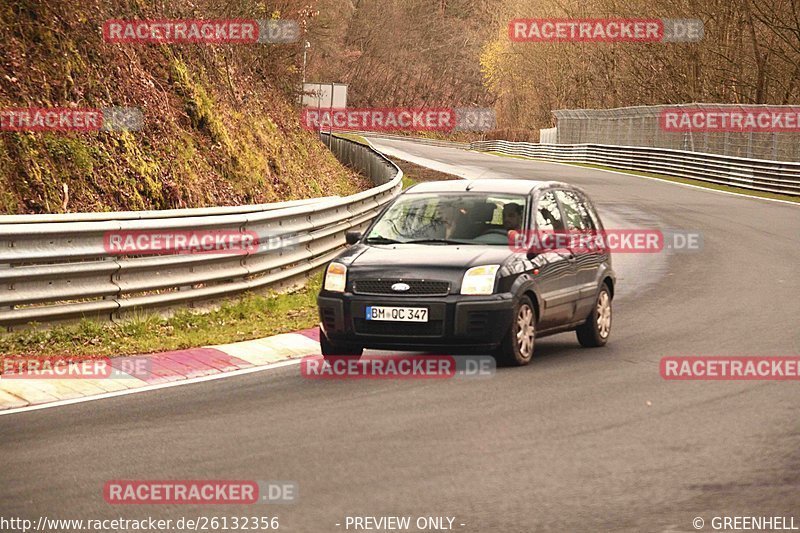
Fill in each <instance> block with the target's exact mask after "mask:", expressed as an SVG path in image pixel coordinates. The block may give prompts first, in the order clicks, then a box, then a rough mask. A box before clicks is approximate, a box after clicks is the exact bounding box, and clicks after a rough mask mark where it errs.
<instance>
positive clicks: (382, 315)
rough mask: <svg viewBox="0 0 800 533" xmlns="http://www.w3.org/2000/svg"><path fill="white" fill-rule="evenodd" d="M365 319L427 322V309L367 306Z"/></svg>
mask: <svg viewBox="0 0 800 533" xmlns="http://www.w3.org/2000/svg"><path fill="white" fill-rule="evenodd" d="M367 320H385V321H389V322H427V321H428V310H427V309H426V308H424V307H383V306H378V305H368V306H367Z"/></svg>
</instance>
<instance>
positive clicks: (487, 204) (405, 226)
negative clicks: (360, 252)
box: [366, 192, 527, 245]
mask: <svg viewBox="0 0 800 533" xmlns="http://www.w3.org/2000/svg"><path fill="white" fill-rule="evenodd" d="M526 203H527V199H526V197H525V196H520V195H508V194H496V193H477V192H476V193H464V192H458V193H425V194H423V193H418V194H413V193H412V194H406V195H403V196H401V197H400V198H398V199H397V201H396V202H395V203H394V204H392V206H391V207H389V209H387V210H386V212H385V213H384V214H383V216H381V217H380V219H379V220H378V221H377V222H376V223H375V225H374V226H373V227H372V230H371V231H370V232H369V234H368V235H367V239H366V242H368V243H371V244H392V243H418V244H484V245H487V244H488V245H508V242H509V241H508V238H509V237H508V232H509V231H510V230H517V231H520V230H522V229H523V221H524V213H525V212H526Z"/></svg>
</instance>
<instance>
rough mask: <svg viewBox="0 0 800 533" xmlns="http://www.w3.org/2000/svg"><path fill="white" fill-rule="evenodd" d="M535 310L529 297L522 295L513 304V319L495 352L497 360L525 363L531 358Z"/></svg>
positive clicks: (512, 364) (505, 363) (534, 336)
mask: <svg viewBox="0 0 800 533" xmlns="http://www.w3.org/2000/svg"><path fill="white" fill-rule="evenodd" d="M535 339H536V311H535V310H534V309H533V304H532V303H531V300H530V298H528V297H527V296H522V297H521V298H520V299H519V301H518V302H517V304H516V305H515V306H514V319H513V322H512V323H511V327H510V328H509V330H508V333H506V336H505V338H504V339H503V343H502V344H501V345H500V348H499V350H498V353H497V362H498V363H500V364H503V365H507V366H522V365H527V364H528V363H530V362H531V359H532V358H533V345H534V341H535Z"/></svg>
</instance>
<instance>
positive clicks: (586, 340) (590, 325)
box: [575, 283, 612, 348]
mask: <svg viewBox="0 0 800 533" xmlns="http://www.w3.org/2000/svg"><path fill="white" fill-rule="evenodd" d="M611 316H612V313H611V292H610V291H609V290H608V285H606V284H605V283H603V285H602V286H601V287H600V292H598V293H597V300H596V302H595V306H594V309H592V312H591V314H590V315H589V318H587V319H586V322H584V323H583V324H581V325H580V326H578V327H577V328H576V329H575V333H577V334H578V342H580V343H581V346H583V347H584V348H596V347H598V346H604V345H605V344H606V342H608V336H609V335H610V334H611Z"/></svg>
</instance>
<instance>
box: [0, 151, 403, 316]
mask: <svg viewBox="0 0 800 533" xmlns="http://www.w3.org/2000/svg"><path fill="white" fill-rule="evenodd" d="M323 138H324V140H325V143H326V144H327V145H328V146H329V147H330V149H331V150H332V151H333V153H334V154H335V155H336V157H337V158H338V159H339V160H340V161H342V162H343V163H345V164H347V165H349V166H351V167H353V168H355V169H356V170H358V171H360V172H362V173H364V174H365V175H367V176H369V177H370V178H371V179H372V180H373V182H374V183H375V185H376V186H375V187H374V188H372V189H369V190H366V191H363V192H360V193H357V194H353V195H351V196H347V197H342V198H340V197H327V198H320V199H311V200H300V201H295V202H281V203H276V204H265V205H258V206H241V207H236V206H234V207H221V208H210V209H185V210H174V211H147V212H135V213H132V212H122V213H91V214H76V215H69V214H68V215H33V216H32V218H28V216H10V217H0V327H6V328H9V329H11V328H12V327H14V326H18V325H24V324H28V323H30V322H38V323H51V322H57V321H62V320H71V319H77V318H82V317H89V318H99V319H111V320H116V319H120V318H124V316H125V315H127V314H129V313H132V312H138V311H142V310H153V309H159V310H165V309H168V308H170V307H186V306H195V305H197V304H200V303H203V302H210V301H213V300H215V299H220V298H225V297H229V296H234V295H237V294H240V293H242V292H244V291H249V290H256V289H262V288H272V289H281V288H285V287H287V286H291V285H294V284H296V283H297V282H298V281H300V280H303V279H305V278H306V277H308V276H309V275H310V274H311V273H312V272H313V271H314V270H315V269H317V268H318V267H320V266H322V265H323V264H324V263H326V262H327V261H329V260H330V259H331V258H333V257H334V256H335V255H336V254H337V253H338V251H339V249H340V248H341V246H342V245H343V244H344V234H345V232H346V231H347V230H349V229H358V228H361V227H362V226H364V225H366V224H367V223H368V222H369V221H370V220H371V219H372V218H374V217H375V215H376V214H377V213H378V211H379V210H380V209H381V208H382V207H383V206H384V205H385V204H386V203H387V202H389V201H390V200H392V199H393V198H394V197H395V196H396V195H397V194H399V192H400V189H401V187H402V184H401V182H402V176H403V172H402V171H401V170H400V168H398V167H397V166H396V165H395V164H393V163H392V162H391V161H389V160H388V159H387V158H385V157H384V156H383V155H381V154H380V153H379V152H377V151H376V150H374V149H373V148H371V147H369V146H365V145H362V144H358V143H355V142H352V141H349V140H346V139H342V138H339V137H336V136H333V137H332V138H331V137H330V136H328V135H323ZM202 230H208V231H221V230H224V231H231V232H239V233H241V234H245V233H247V234H249V235H252V234H253V233H255V234H256V235H257V236H258V246H257V247H254V248H253V249H252V250H243V253H241V254H224V253H193V254H167V255H150V256H142V255H139V256H119V255H113V254H111V253H109V252H108V251H107V250H106V246H105V243H104V237H105V236H106V235H107V234H108V232H120V231H153V232H179V231H184V232H185V231H202ZM287 244H288V246H287Z"/></svg>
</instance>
